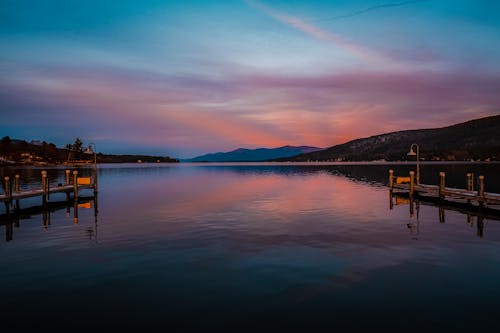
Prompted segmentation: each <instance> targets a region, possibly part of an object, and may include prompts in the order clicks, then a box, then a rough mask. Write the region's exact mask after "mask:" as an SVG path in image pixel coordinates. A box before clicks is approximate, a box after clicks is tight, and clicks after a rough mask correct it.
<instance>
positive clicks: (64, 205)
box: [0, 193, 99, 242]
mask: <svg viewBox="0 0 500 333" xmlns="http://www.w3.org/2000/svg"><path fill="white" fill-rule="evenodd" d="M97 202H98V200H97V193H95V194H94V195H93V196H80V197H78V198H77V199H70V200H66V201H55V202H48V203H46V204H45V205H40V206H33V207H28V208H23V209H20V208H18V207H16V209H14V210H13V211H7V212H6V213H5V214H1V215H0V225H5V240H6V241H7V242H9V241H11V240H12V239H13V234H14V227H16V228H18V227H19V226H20V221H21V220H26V219H32V218H33V217H34V216H37V215H41V216H42V224H43V227H44V228H45V229H48V228H49V226H50V224H51V214H52V213H54V212H56V211H59V210H63V209H66V214H67V216H68V217H69V216H71V209H73V223H74V224H78V222H79V221H78V212H79V210H80V209H91V208H94V225H95V226H94V230H91V232H90V233H91V237H92V236H93V237H94V238H96V237H97V214H98V212H99V210H98V205H97Z"/></svg>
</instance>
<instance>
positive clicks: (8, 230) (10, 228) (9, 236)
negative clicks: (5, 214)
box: [5, 223, 14, 242]
mask: <svg viewBox="0 0 500 333" xmlns="http://www.w3.org/2000/svg"><path fill="white" fill-rule="evenodd" d="M13 233H14V228H13V226H12V223H7V224H6V225H5V241H6V242H10V241H11V240H12V235H13Z"/></svg>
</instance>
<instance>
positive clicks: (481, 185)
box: [477, 175, 484, 197]
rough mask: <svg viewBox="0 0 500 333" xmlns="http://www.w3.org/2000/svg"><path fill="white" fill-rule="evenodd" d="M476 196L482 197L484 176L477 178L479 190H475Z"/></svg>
mask: <svg viewBox="0 0 500 333" xmlns="http://www.w3.org/2000/svg"><path fill="white" fill-rule="evenodd" d="M477 194H478V195H479V196H480V197H484V176H482V175H481V176H479V188H478V190H477Z"/></svg>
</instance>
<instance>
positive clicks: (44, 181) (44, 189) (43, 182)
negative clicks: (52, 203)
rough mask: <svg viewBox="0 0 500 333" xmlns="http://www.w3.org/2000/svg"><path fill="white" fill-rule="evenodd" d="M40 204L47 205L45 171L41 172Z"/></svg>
mask: <svg viewBox="0 0 500 333" xmlns="http://www.w3.org/2000/svg"><path fill="white" fill-rule="evenodd" d="M42 190H43V194H42V204H43V205H44V206H45V205H46V204H47V171H45V170H44V171H42Z"/></svg>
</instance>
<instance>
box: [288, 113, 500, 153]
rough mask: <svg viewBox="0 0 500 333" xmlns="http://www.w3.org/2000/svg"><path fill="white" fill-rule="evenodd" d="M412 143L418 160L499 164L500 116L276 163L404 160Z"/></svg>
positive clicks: (354, 143) (384, 136)
mask: <svg viewBox="0 0 500 333" xmlns="http://www.w3.org/2000/svg"><path fill="white" fill-rule="evenodd" d="M413 143H417V144H418V145H419V146H420V158H421V159H422V160H451V161H454V160H471V159H474V160H478V159H480V160H485V159H490V160H500V115H496V116H491V117H486V118H480V119H475V120H471V121H467V122H465V123H460V124H456V125H452V126H448V127H442V128H433V129H420V130H407V131H399V132H392V133H386V134H381V135H375V136H371V137H368V138H363V139H357V140H353V141H349V142H347V143H344V144H340V145H336V146H333V147H330V148H327V149H324V150H321V151H317V152H312V153H307V154H301V155H298V156H294V157H292V158H286V159H279V160H280V161H374V160H387V161H397V160H407V159H408V157H407V155H406V154H407V153H408V151H409V149H410V146H411V145H412V144H413ZM411 158H414V157H411ZM411 158H410V159H411Z"/></svg>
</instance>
